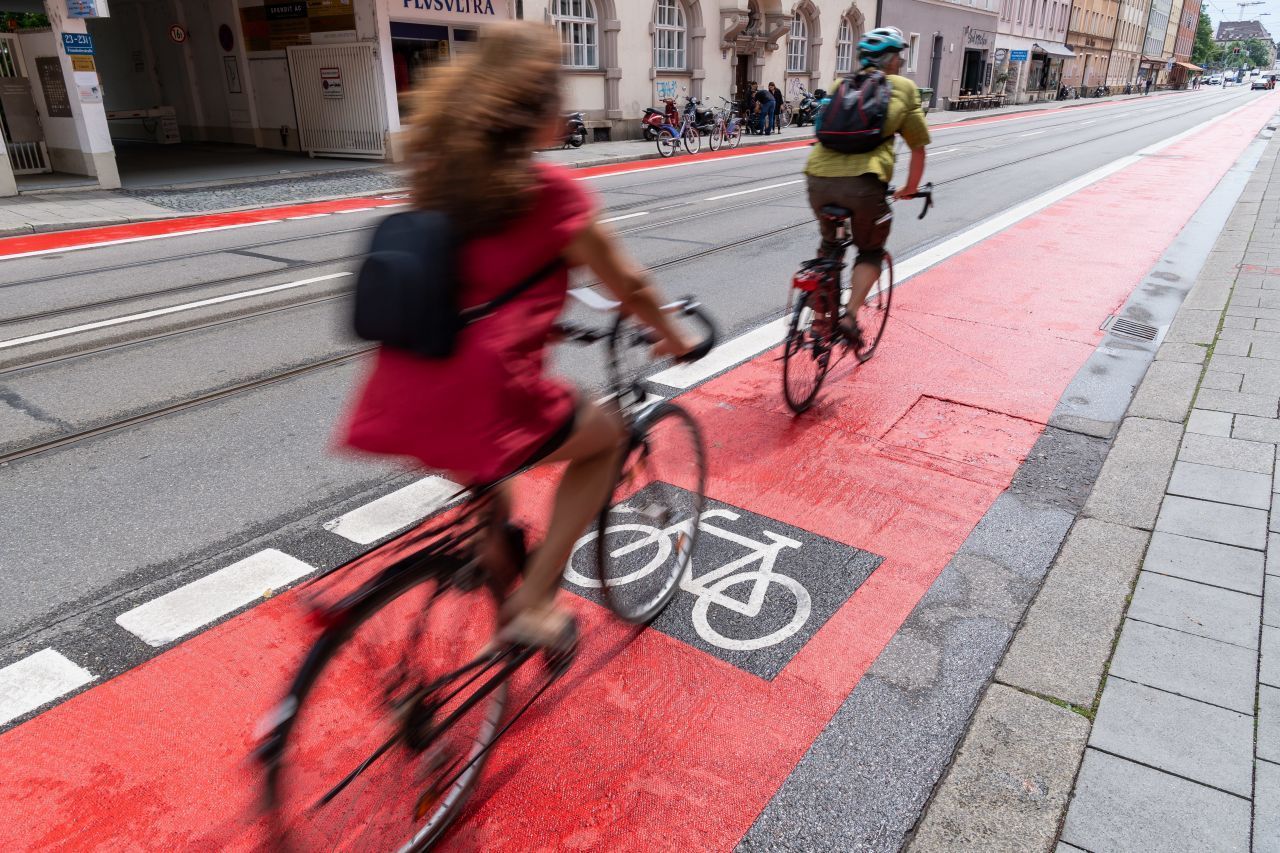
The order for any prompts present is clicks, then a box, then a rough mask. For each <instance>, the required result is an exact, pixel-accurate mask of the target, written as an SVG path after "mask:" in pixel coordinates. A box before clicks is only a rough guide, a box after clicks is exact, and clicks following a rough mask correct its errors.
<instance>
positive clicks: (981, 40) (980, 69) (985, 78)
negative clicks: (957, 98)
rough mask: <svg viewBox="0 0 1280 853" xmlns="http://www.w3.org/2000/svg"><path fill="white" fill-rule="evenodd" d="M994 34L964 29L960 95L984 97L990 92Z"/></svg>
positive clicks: (970, 28) (968, 28) (986, 31)
mask: <svg viewBox="0 0 1280 853" xmlns="http://www.w3.org/2000/svg"><path fill="white" fill-rule="evenodd" d="M995 41H996V34H995V33H994V32H991V31H988V30H979V29H974V28H972V27H966V29H965V35H964V59H963V60H962V63H961V66H960V95H961V96H962V97H963V96H965V95H985V94H987V93H988V92H989V91H990V90H991V84H992V63H991V51H992V50H993V49H994V47H995Z"/></svg>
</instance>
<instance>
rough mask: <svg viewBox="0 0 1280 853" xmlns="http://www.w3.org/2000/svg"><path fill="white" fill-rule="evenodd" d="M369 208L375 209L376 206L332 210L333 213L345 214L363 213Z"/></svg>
mask: <svg viewBox="0 0 1280 853" xmlns="http://www.w3.org/2000/svg"><path fill="white" fill-rule="evenodd" d="M380 206H381V205H380ZM385 206H387V207H390V205H385ZM370 210H377V208H375V207H353V208H351V209H350V210H335V211H334V213H338V214H347V213H365V212H367V211H370Z"/></svg>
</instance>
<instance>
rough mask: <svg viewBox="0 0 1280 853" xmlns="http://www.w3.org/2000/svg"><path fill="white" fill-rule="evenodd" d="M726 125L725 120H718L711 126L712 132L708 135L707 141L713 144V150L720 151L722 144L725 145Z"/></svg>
mask: <svg viewBox="0 0 1280 853" xmlns="http://www.w3.org/2000/svg"><path fill="white" fill-rule="evenodd" d="M724 137H725V126H724V122H719V121H718V122H716V123H715V124H714V125H712V127H711V133H710V134H709V135H708V136H707V142H708V144H709V145H710V146H711V150H712V151H719V150H720V146H721V145H724Z"/></svg>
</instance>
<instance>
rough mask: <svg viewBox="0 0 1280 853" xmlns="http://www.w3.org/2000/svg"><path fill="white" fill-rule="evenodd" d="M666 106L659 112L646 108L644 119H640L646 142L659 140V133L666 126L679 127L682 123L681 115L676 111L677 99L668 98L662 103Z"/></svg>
mask: <svg viewBox="0 0 1280 853" xmlns="http://www.w3.org/2000/svg"><path fill="white" fill-rule="evenodd" d="M662 103H663V104H665V105H666V109H665V110H663V111H662V112H658V111H657V110H655V109H654V108H653V107H645V108H644V117H643V118H641V119H640V123H641V124H642V125H643V126H644V141H645V142H653V141H654V140H655V139H657V138H658V131H660V130H662V128H663V126H664V125H673V126H674V125H677V124H679V123H680V113H679V111H677V110H676V99H675V98H666V99H665V100H663V102H662Z"/></svg>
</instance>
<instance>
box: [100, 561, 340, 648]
mask: <svg viewBox="0 0 1280 853" xmlns="http://www.w3.org/2000/svg"><path fill="white" fill-rule="evenodd" d="M314 571H316V569H315V567H314V566H310V565H308V564H307V563H304V562H302V561H301V560H299V559H296V558H294V557H290V556H289V555H288V554H285V553H283V552H282V551H276V550H275V549H273V548H268V549H266V550H264V551H259V552H258V553H256V554H254V555H253V556H252V557H246V558H245V559H243V560H241V561H240V562H238V563H232V564H231V565H229V566H227V567H226V568H223V569H219V570H218V571H216V572H214V573H213V574H211V575H208V576H206V577H203V578H200V579H199V580H196V581H192V582H191V583H189V584H187V585H186V586H181V587H178V588H177V589H175V590H174V591H173V592H170V593H166V594H165V595H162V596H160V597H159V598H157V599H154V600H152V601H148V602H147V603H146V604H142V605H139V606H137V607H135V608H133V609H132V610H130V611H129V612H128V613H122V614H121V615H120V616H117V617H116V624H118V625H119V626H120V627H121V628H124V629H125V630H126V631H128V632H129V633H131V634H133V635H134V636H135V637H137V638H138V639H140V640H142V641H143V642H144V643H146V644H147V645H149V646H163V645H166V644H168V643H172V642H173V641H174V640H177V639H179V638H181V637H185V636H186V635H187V634H190V633H192V632H193V631H196V630H197V629H199V628H202V627H204V626H205V625H208V624H209V623H210V622H213V621H214V620H215V619H219V618H221V617H223V616H226V615H227V614H228V613H230V612H232V611H233V610H238V609H240V608H241V607H243V606H245V605H246V604H249V603H251V602H254V601H257V600H258V599H260V598H262V597H264V596H266V595H270V594H272V593H274V592H275V591H276V590H278V589H280V588H281V587H284V586H286V585H288V584H290V583H292V582H293V581H296V580H297V579H298V578H301V577H305V576H306V575H309V574H311V573H312V572H314Z"/></svg>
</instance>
